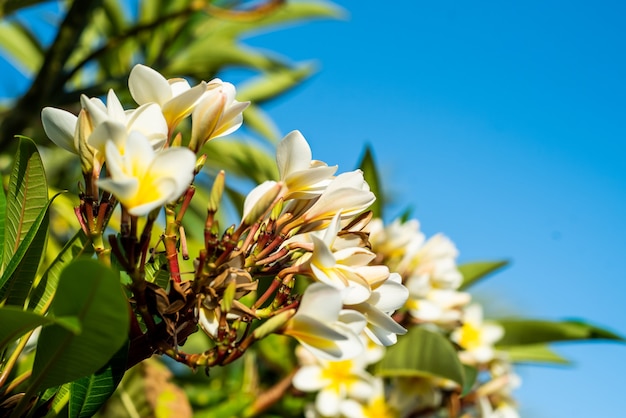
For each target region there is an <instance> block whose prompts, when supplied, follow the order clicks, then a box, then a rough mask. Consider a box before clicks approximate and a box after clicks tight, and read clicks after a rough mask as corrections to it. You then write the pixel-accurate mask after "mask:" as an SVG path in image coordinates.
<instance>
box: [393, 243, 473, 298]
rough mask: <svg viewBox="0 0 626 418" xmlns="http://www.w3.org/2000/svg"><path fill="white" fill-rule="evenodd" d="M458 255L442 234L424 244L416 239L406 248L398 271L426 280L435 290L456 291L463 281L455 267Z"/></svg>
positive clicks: (453, 246) (454, 247)
mask: <svg viewBox="0 0 626 418" xmlns="http://www.w3.org/2000/svg"><path fill="white" fill-rule="evenodd" d="M458 255H459V252H458V251H457V249H456V246H455V245H454V243H453V242H452V241H450V239H448V238H447V237H445V236H444V235H442V234H436V235H434V236H432V237H431V238H430V239H428V240H427V241H426V242H423V241H422V239H416V240H415V241H414V242H412V243H411V244H410V246H409V248H407V250H406V254H405V257H404V259H403V260H402V261H401V262H400V264H399V266H398V271H407V272H409V274H408V275H410V276H422V277H425V278H428V280H429V281H430V283H431V284H432V285H433V286H434V287H437V288H441V289H458V288H459V286H460V285H461V282H462V281H463V277H462V276H461V273H460V272H459V271H458V269H457V267H456V258H457V257H458Z"/></svg>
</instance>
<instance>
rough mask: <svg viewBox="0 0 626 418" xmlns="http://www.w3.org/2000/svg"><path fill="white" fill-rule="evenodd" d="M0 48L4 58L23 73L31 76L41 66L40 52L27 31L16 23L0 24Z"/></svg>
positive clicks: (41, 55) (41, 57)
mask: <svg viewBox="0 0 626 418" xmlns="http://www.w3.org/2000/svg"><path fill="white" fill-rule="evenodd" d="M0 39H1V40H2V42H0V48H2V49H3V50H4V51H5V54H4V55H5V56H6V57H7V59H8V60H9V61H10V62H11V64H13V65H15V66H16V67H18V68H19V69H21V70H22V71H23V72H26V73H30V74H33V73H35V71H37V69H39V67H40V66H41V62H42V59H43V54H42V51H41V49H40V47H39V45H38V44H37V42H36V41H35V38H33V37H32V36H31V35H30V33H29V32H28V30H27V29H26V28H25V27H24V26H22V24H21V23H20V22H18V21H12V22H7V21H4V22H3V23H2V24H0Z"/></svg>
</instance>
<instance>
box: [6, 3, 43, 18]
mask: <svg viewBox="0 0 626 418" xmlns="http://www.w3.org/2000/svg"><path fill="white" fill-rule="evenodd" d="M45 1H46V0H1V1H0V17H1V18H4V17H6V16H7V15H10V14H11V13H14V12H16V11H18V10H20V9H23V8H25V7H30V6H34V5H36V4H39V3H44V2H45Z"/></svg>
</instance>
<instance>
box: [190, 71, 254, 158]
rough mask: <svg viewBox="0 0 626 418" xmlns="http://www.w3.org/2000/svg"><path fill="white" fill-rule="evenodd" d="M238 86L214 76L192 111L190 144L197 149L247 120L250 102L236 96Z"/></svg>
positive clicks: (233, 129)
mask: <svg viewBox="0 0 626 418" xmlns="http://www.w3.org/2000/svg"><path fill="white" fill-rule="evenodd" d="M235 94H236V93H235V86H233V85H232V84H231V83H225V82H223V81H222V80H220V79H219V78H216V79H213V80H211V81H210V82H209V83H208V84H207V89H206V91H205V92H204V94H203V95H202V98H201V99H200V100H199V101H198V103H197V104H196V106H195V108H194V110H193V112H192V114H191V120H192V125H191V141H190V143H189V148H191V149H192V150H193V151H195V152H197V151H198V150H199V149H200V147H201V146H202V145H203V144H204V143H205V142H207V141H209V140H211V139H214V138H219V137H221V136H226V135H228V134H230V133H232V132H234V131H236V130H237V129H238V128H239V127H240V126H241V124H242V123H243V114H242V112H243V111H244V110H245V109H246V107H248V106H249V105H250V102H238V101H237V100H235Z"/></svg>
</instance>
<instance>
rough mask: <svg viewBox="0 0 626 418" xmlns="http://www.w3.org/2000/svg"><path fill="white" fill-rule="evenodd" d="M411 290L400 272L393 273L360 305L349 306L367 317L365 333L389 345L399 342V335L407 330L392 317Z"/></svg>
mask: <svg viewBox="0 0 626 418" xmlns="http://www.w3.org/2000/svg"><path fill="white" fill-rule="evenodd" d="M408 296H409V291H408V290H407V288H406V287H404V286H403V285H402V278H401V277H400V275H399V274H398V273H391V274H390V275H389V277H388V278H387V280H385V282H383V283H382V284H380V285H378V286H377V287H375V288H373V289H372V292H371V294H370V297H369V299H368V300H366V301H365V302H362V303H359V304H358V305H351V306H349V307H350V308H351V309H355V310H357V311H359V312H361V313H362V314H363V315H365V317H366V318H367V327H366V328H365V333H366V334H367V336H368V337H369V338H371V339H372V341H374V342H375V343H377V344H380V345H384V346H389V345H393V344H395V343H396V342H397V340H398V337H397V335H398V334H400V335H403V334H406V332H407V330H406V329H405V328H404V327H402V326H401V325H400V324H398V323H397V322H396V321H394V319H393V318H391V314H393V313H394V312H395V311H396V310H397V309H400V308H401V307H402V306H403V305H404V303H405V302H406V300H407V298H408Z"/></svg>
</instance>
